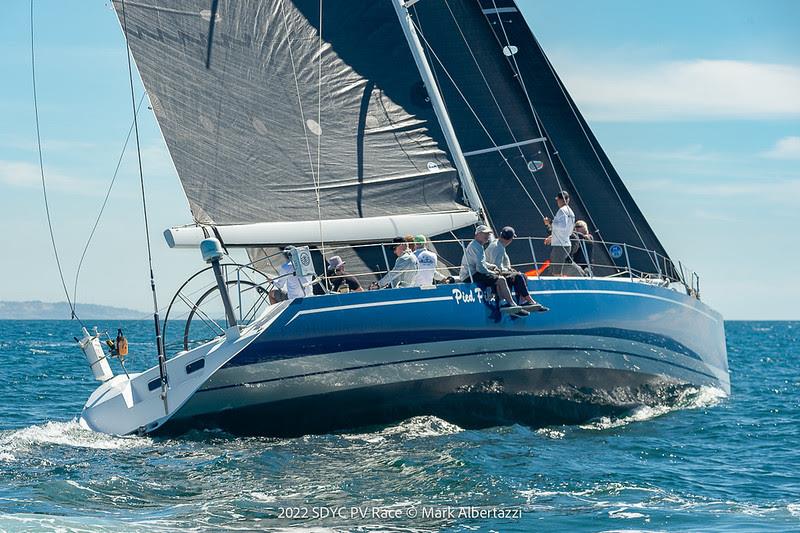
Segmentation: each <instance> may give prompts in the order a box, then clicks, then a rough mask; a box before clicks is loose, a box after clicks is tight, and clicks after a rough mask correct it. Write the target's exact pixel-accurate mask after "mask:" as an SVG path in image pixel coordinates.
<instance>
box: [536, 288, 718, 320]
mask: <svg viewBox="0 0 800 533" xmlns="http://www.w3.org/2000/svg"><path fill="white" fill-rule="evenodd" d="M530 292H531V294H537V295H538V294H613V295H616V296H634V297H637V298H649V299H651V300H661V301H662V302H669V303H672V304H675V305H680V306H683V307H685V308H687V309H691V310H692V311H695V312H697V313H700V314H701V315H704V316H707V317H708V318H710V319H711V320H713V321H714V322H719V319H718V318H717V317H715V316H714V315H710V314H708V313H706V312H705V311H701V310H700V309H698V308H696V307H694V306H693V305H689V304H685V303H683V302H678V301H676V300H672V299H671V298H664V297H663V296H654V295H652V294H642V293H639V292H626V291H606V290H588V289H574V290H549V291H530Z"/></svg>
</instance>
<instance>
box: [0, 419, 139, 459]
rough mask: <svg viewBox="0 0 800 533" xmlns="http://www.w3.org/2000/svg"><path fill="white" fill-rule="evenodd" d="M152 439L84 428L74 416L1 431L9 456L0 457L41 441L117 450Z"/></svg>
mask: <svg viewBox="0 0 800 533" xmlns="http://www.w3.org/2000/svg"><path fill="white" fill-rule="evenodd" d="M151 444H152V440H151V439H149V438H144V437H114V436H112V435H106V434H104V433H97V432H94V431H91V430H89V429H85V428H84V427H83V426H81V425H80V422H78V420H77V419H72V420H70V421H68V422H47V423H45V424H41V425H34V426H28V427H26V428H22V429H18V430H14V431H4V432H2V433H0V448H3V450H5V451H4V452H3V453H4V454H7V456H9V457H11V459H8V458H6V457H4V456H2V455H0V459H5V460H13V459H14V458H15V457H14V455H13V454H12V453H11V452H13V451H25V450H30V449H32V448H36V447H39V446H42V445H57V446H70V447H75V448H92V449H97V450H119V449H128V448H141V447H145V446H150V445H151Z"/></svg>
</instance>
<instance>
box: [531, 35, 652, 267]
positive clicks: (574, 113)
mask: <svg viewBox="0 0 800 533" xmlns="http://www.w3.org/2000/svg"><path fill="white" fill-rule="evenodd" d="M533 40H534V42H535V43H536V46H537V47H538V48H539V50H540V51H541V53H542V57H544V59H545V62H547V66H548V67H549V69H550V72H551V73H552V74H553V77H554V78H555V79H556V82H557V83H558V88H559V89H561V94H562V95H563V96H564V99H565V100H566V101H567V104H569V108H570V111H572V114H573V116H574V117H575V120H576V121H577V122H578V125H579V126H580V128H581V132H582V133H583V136H584V137H586V140H587V141H588V142H589V146H591V147H592V152H593V153H594V156H595V157H596V158H597V162H598V163H600V168H602V169H603V174H605V176H606V179H608V183H609V184H610V185H611V189H612V190H613V191H614V194H615V195H616V196H617V200H619V203H620V204H621V205H622V209H623V210H624V211H625V215H627V217H628V220H630V222H631V226H633V230H634V231H635V232H636V235H637V236H638V237H639V241H640V242H641V243H642V248H644V249H645V251H647V252H648V253H647V257H649V258H650V261H652V263H653V266H655V267H656V268H657V269H658V268H659V267H658V264H657V263H656V260H655V259H653V256H651V255H650V253H649V249H648V247H647V244H646V243H645V241H644V237H642V234H641V233H640V232H639V228H638V227H637V226H636V222H634V220H633V217H632V216H631V214H630V212H629V211H628V207H627V206H626V205H625V202H623V201H622V196H620V194H619V191H618V190H617V186H616V185H614V181H613V180H612V179H611V175H609V173H608V169H606V166H605V164H604V163H603V160H602V159H601V158H600V154H599V153H597V149H596V148H595V146H594V143H593V142H592V140H591V139H590V138H589V134H588V133H587V132H586V129H585V128H584V127H583V123H582V121H581V120H580V118H579V117H578V114H577V112H576V110H575V107H574V106H573V105H572V101H571V100H570V98H569V97H568V96H567V94H566V90H565V89H564V85H563V84H562V83H561V80H560V79H559V78H558V76H556V73H555V69H553V65H552V63H550V59H548V58H547V56H546V55H545V54H544V51H543V50H542V47H541V45H540V44H539V41H538V40H536V37H534V38H533Z"/></svg>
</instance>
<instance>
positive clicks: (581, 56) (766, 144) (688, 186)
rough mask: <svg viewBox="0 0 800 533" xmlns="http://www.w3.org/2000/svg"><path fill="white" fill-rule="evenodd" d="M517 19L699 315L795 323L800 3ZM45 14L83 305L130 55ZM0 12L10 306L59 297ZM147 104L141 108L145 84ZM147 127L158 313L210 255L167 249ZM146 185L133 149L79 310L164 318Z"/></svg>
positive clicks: (68, 221) (571, 12) (44, 52)
mask: <svg viewBox="0 0 800 533" xmlns="http://www.w3.org/2000/svg"><path fill="white" fill-rule="evenodd" d="M518 4H519V5H520V8H521V9H522V11H523V13H524V14H525V16H526V19H527V20H528V22H529V24H530V25H531V27H532V29H533V31H534V32H535V34H536V35H537V37H538V38H539V40H540V42H541V44H542V46H543V47H544V49H545V51H546V52H547V53H548V55H549V57H550V59H551V61H552V62H553V64H554V66H555V68H556V70H557V72H559V74H560V75H561V77H562V79H563V80H564V82H565V84H566V86H567V89H568V90H569V91H570V92H571V94H572V96H573V97H574V99H575V100H576V102H577V104H578V107H579V108H580V109H581V111H582V112H583V113H584V115H585V116H586V118H587V120H588V121H589V124H590V127H591V128H592V130H593V131H594V132H595V134H596V136H597V137H598V139H599V141H600V143H601V145H602V146H603V148H604V149H605V151H606V152H607V153H608V155H609V157H610V159H611V161H612V162H613V164H614V165H615V167H616V168H617V170H618V171H619V173H620V175H621V176H622V178H623V181H624V182H625V183H626V185H627V186H628V188H629V189H630V191H631V193H632V194H633V197H634V198H635V200H636V201H637V203H638V205H639V206H640V208H641V209H642V211H643V212H644V213H645V216H646V217H647V219H648V220H649V222H650V224H651V225H652V226H653V228H654V230H655V231H656V233H657V234H658V235H659V238H660V239H661V241H662V243H663V244H664V246H665V247H666V249H667V250H668V252H669V253H670V255H671V256H672V257H673V258H675V259H680V260H682V261H683V262H684V264H686V265H688V266H690V267H691V268H692V269H693V270H696V271H697V272H698V273H699V274H700V276H701V290H702V296H703V299H704V301H705V302H706V303H708V304H709V305H711V306H712V307H714V308H715V309H717V310H719V311H720V312H721V313H722V314H723V315H724V316H725V318H727V319H765V320H766V319H795V320H797V319H800V308H799V307H798V304H797V302H800V282H798V272H800V268H799V267H798V265H799V264H800V239H798V236H797V235H796V234H795V231H797V229H798V228H800V209H798V207H797V206H798V204H799V203H800V32H799V31H798V30H797V28H798V27H800V2H798V1H795V0H763V1H759V2H756V1H754V0H750V1H743V0H702V1H697V0H672V1H670V2H642V1H639V0H605V1H602V2H601V1H597V0H581V1H578V0H559V1H558V2H556V1H544V0H518ZM35 6H36V20H35V35H36V41H35V43H36V69H37V93H38V103H39V115H40V124H41V136H42V145H43V157H44V164H45V175H46V177H47V183H48V187H49V200H50V210H51V215H52V220H53V224H54V231H55V237H56V242H57V245H58V250H59V255H60V258H61V263H62V266H63V267H64V272H65V274H66V279H67V285H68V287H69V290H70V292H72V289H73V284H74V281H75V274H76V268H77V265H78V262H79V260H80V256H81V252H82V250H83V247H84V244H85V243H86V239H87V237H88V235H89V232H90V230H91V227H92V224H93V222H94V219H95V217H96V215H97V212H98V210H99V208H100V205H101V203H102V201H103V196H104V193H105V189H106V187H107V186H108V183H109V181H110V179H111V177H112V175H113V172H114V168H115V166H116V164H117V160H118V158H119V157H120V153H121V151H122V147H123V143H124V141H125V138H126V135H127V133H128V130H129V128H130V125H131V120H132V109H131V95H130V88H129V81H128V70H127V63H126V47H125V43H124V39H123V35H122V32H121V31H120V28H119V24H118V23H117V21H116V17H115V15H114V13H113V10H112V8H111V6H110V2H102V1H89V0H35ZM3 7H4V12H3V17H0V228H2V237H0V243H2V249H3V251H4V252H5V253H4V255H3V259H2V261H0V300H34V299H38V300H44V301H60V300H64V296H63V290H62V288H61V283H60V281H59V279H58V271H57V269H56V266H55V261H54V256H53V251H52V248H51V244H50V237H49V234H48V231H47V224H46V218H45V211H44V205H43V201H42V191H41V183H40V176H39V166H38V155H37V150H36V130H35V122H34V110H33V91H32V83H31V58H30V4H29V1H28V0H4V2H3ZM135 76H136V75H135ZM135 92H136V97H137V99H138V97H139V96H140V95H141V94H142V93H143V89H142V86H141V83H140V81H139V80H138V76H136V78H135ZM145 111H146V112H145V113H142V115H141V116H142V119H141V121H140V133H141V143H142V154H143V167H144V176H145V185H146V191H147V201H148V206H149V215H150V234H151V238H152V242H153V254H154V266H155V273H156V283H157V286H158V288H159V300H160V304H161V305H162V306H164V305H165V304H167V303H168V301H169V299H170V298H171V297H172V294H173V293H174V292H175V290H176V289H177V288H178V286H179V285H180V284H181V283H182V282H183V280H184V279H186V278H187V277H188V276H189V275H191V274H192V273H194V272H195V271H196V270H198V269H200V268H202V267H203V266H204V264H203V263H202V260H201V257H200V254H199V251H198V252H195V251H193V250H181V251H177V250H170V249H168V248H167V246H166V244H165V242H164V240H163V238H162V237H161V233H162V231H163V230H164V229H165V228H167V227H169V226H173V225H178V224H184V223H188V222H191V217H190V214H189V210H188V205H187V202H186V199H185V197H184V196H183V192H182V190H181V187H180V184H179V180H178V178H177V175H176V173H175V170H174V167H173V165H172V162H171V160H170V158H169V154H168V152H167V149H166V146H165V144H164V141H163V139H162V137H161V134H160V132H159V130H158V127H157V125H156V122H155V119H154V118H153V116H152V114H151V113H150V112H149V111H147V110H145ZM130 147H131V148H132V147H133V145H131V146H130ZM137 172H138V171H137V164H136V157H135V151H134V150H132V149H129V150H128V151H127V152H126V153H125V156H124V157H123V159H122V164H121V167H120V172H119V176H118V178H117V182H116V184H115V186H114V189H113V192H112V195H111V198H110V201H109V205H108V207H107V209H106V212H105V214H104V217H103V220H102V222H101V225H100V226H99V228H98V230H97V233H96V235H95V237H94V241H93V245H92V246H91V247H90V248H89V251H88V253H87V255H86V259H85V261H84V264H83V267H82V270H81V275H80V278H79V285H78V291H77V294H78V301H80V302H87V303H97V304H105V305H117V306H124V307H131V308H135V309H141V310H145V311H146V310H148V309H150V307H151V296H150V289H149V280H148V270H147V258H146V248H145V233H144V227H143V222H142V208H141V198H140V192H139V183H138V173H137ZM65 318H66V317H65Z"/></svg>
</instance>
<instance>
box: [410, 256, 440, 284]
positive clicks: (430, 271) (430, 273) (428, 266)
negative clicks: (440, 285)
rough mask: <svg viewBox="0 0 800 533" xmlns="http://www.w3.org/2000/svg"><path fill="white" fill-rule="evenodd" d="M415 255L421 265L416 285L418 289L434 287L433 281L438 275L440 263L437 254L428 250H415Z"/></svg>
mask: <svg viewBox="0 0 800 533" xmlns="http://www.w3.org/2000/svg"><path fill="white" fill-rule="evenodd" d="M414 255H416V256H417V262H418V263H419V272H418V273H417V279H416V282H415V284H416V285H417V286H418V287H425V286H428V285H433V279H434V276H435V275H436V265H437V264H438V262H439V258H438V257H436V254H435V253H433V252H431V251H430V250H428V249H426V248H419V249H418V250H414Z"/></svg>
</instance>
